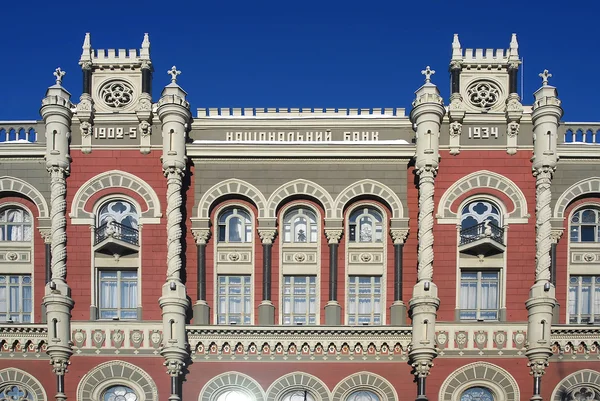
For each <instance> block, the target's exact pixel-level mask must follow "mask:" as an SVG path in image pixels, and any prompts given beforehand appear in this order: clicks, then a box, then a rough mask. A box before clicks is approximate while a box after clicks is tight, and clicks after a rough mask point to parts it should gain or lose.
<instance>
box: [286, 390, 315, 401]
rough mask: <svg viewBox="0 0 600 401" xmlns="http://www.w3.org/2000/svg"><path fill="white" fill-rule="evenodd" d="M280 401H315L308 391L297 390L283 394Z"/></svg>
mask: <svg viewBox="0 0 600 401" xmlns="http://www.w3.org/2000/svg"><path fill="white" fill-rule="evenodd" d="M281 401H315V397H313V395H312V394H311V393H310V391H308V390H304V389H298V390H291V391H288V392H287V393H285V394H284V395H283V397H281Z"/></svg>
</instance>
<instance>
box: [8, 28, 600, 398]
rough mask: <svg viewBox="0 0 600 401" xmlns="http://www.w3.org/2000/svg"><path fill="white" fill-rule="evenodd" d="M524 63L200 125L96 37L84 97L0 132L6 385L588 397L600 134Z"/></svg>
mask: <svg viewBox="0 0 600 401" xmlns="http://www.w3.org/2000/svg"><path fill="white" fill-rule="evenodd" d="M520 62H521V61H520V58H519V54H518V43H517V39H516V36H515V35H513V37H512V40H511V42H510V45H509V48H508V49H501V50H482V49H475V50H472V49H463V48H462V46H461V44H460V42H459V39H458V36H455V38H454V41H453V43H452V57H451V60H450V67H449V71H450V74H451V89H452V90H451V93H452V94H451V96H450V99H446V100H444V99H442V97H441V96H440V93H439V91H438V89H437V87H436V86H435V84H434V81H435V79H434V77H432V75H433V73H434V71H432V70H431V69H430V68H429V67H427V68H426V69H425V70H423V71H422V73H423V75H424V78H425V82H424V84H423V85H422V86H421V87H420V88H419V89H418V90H417V91H416V93H415V100H414V102H413V104H412V106H411V108H410V111H409V112H406V111H405V109H401V108H389V109H388V108H385V109H381V108H378V109H359V110H357V109H313V108H302V109H269V108H267V109H265V108H260V109H259V108H243V109H224V108H221V109H214V108H209V109H199V110H197V112H196V113H194V114H193V113H192V111H191V110H190V107H189V103H188V101H187V94H186V92H185V91H184V90H183V89H182V87H180V85H179V84H178V82H177V78H178V75H179V74H180V72H179V71H178V70H177V69H176V68H175V67H173V68H172V69H171V70H170V71H168V73H169V75H170V83H168V82H169V81H168V80H167V78H168V76H167V75H165V74H163V72H161V73H160V74H157V76H156V81H157V82H158V83H159V84H163V82H164V83H167V85H166V86H165V87H164V89H163V91H162V94H161V96H160V98H159V99H152V96H151V92H152V91H151V87H152V83H153V75H154V70H153V66H152V62H151V58H150V42H149V39H148V36H147V35H146V36H145V37H144V40H143V42H142V45H141V48H140V49H134V50H128V51H125V50H114V49H109V50H101V49H93V48H92V45H91V40H90V36H89V35H86V37H85V41H84V44H83V52H82V55H81V58H80V65H81V68H82V74H83V88H82V91H81V92H82V95H81V97H80V98H79V100H78V101H74V99H72V98H71V95H70V93H69V92H68V91H67V90H66V89H65V87H66V86H67V81H65V80H64V72H63V71H61V70H60V69H57V70H56V71H55V72H54V75H55V78H56V82H55V84H54V85H52V86H50V87H49V88H48V89H47V92H46V96H45V97H44V98H43V100H42V107H41V111H40V113H41V120H39V121H8V122H0V321H1V323H0V400H11V401H25V400H27V401H45V400H49V399H51V398H53V397H54V398H56V399H57V400H58V401H60V400H64V399H67V398H68V399H71V400H79V401H86V400H103V401H116V400H119V401H121V400H127V401H151V400H159V399H161V400H166V399H169V400H171V401H176V400H180V399H183V400H186V401H188V400H199V401H400V400H413V399H417V400H427V399H429V400H440V401H455V400H456V401H458V400H460V401H469V400H481V401H490V400H494V401H511V400H525V399H531V400H542V399H543V400H552V401H559V400H560V401H562V400H597V401H598V400H600V350H599V349H598V341H599V339H600V326H598V324H599V323H600V175H599V173H598V168H599V167H600V153H598V149H599V147H600V123H568V122H563V121H562V119H561V118H562V108H561V102H560V100H559V98H558V93H557V90H556V88H554V87H553V86H551V84H550V82H549V79H550V81H551V74H549V73H548V72H547V71H544V73H542V74H540V77H541V81H542V82H541V86H540V88H539V89H538V90H537V91H536V92H535V93H534V94H533V95H534V96H533V99H534V100H533V103H532V104H531V105H524V104H523V103H525V102H524V101H523V102H522V100H521V98H520V96H519V94H518V93H517V82H518V70H519V65H520ZM71 82H72V81H71Z"/></svg>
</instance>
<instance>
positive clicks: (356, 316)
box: [348, 276, 381, 325]
mask: <svg viewBox="0 0 600 401" xmlns="http://www.w3.org/2000/svg"><path fill="white" fill-rule="evenodd" d="M348 324H350V325H363V324H375V325H380V324H381V276H349V277H348Z"/></svg>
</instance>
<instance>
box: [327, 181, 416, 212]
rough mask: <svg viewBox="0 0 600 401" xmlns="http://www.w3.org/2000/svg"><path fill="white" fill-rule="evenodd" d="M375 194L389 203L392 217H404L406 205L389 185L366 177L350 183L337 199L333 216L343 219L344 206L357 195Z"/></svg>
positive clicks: (374, 195)
mask: <svg viewBox="0 0 600 401" xmlns="http://www.w3.org/2000/svg"><path fill="white" fill-rule="evenodd" d="M365 195H367V196H369V195H370V196H373V197H377V198H379V199H381V200H383V201H384V203H387V204H388V205H389V207H390V208H391V210H392V219H402V218H403V217H404V207H403V206H402V202H401V201H400V198H399V197H398V195H396V193H395V192H394V191H392V190H391V189H390V188H389V187H388V186H387V185H384V184H382V183H380V182H378V181H375V180H371V179H366V180H360V181H357V182H355V183H353V184H350V185H348V186H347V187H346V188H344V190H343V191H342V192H340V194H339V195H338V196H337V198H336V199H335V206H334V215H333V216H332V217H333V218H336V219H341V218H342V217H343V215H344V207H345V206H346V205H347V204H348V202H351V201H352V199H354V198H356V197H357V196H365Z"/></svg>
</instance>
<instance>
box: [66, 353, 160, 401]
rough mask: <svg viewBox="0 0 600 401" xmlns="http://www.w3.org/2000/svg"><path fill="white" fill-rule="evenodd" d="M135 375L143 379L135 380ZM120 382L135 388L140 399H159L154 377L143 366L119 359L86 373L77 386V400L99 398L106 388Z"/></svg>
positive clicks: (142, 400) (86, 400)
mask: <svg viewBox="0 0 600 401" xmlns="http://www.w3.org/2000/svg"><path fill="white" fill-rule="evenodd" d="M134 375H139V376H140V377H141V379H139V380H138V381H134V379H133V376H134ZM118 384H121V385H125V386H128V387H131V388H133V389H134V390H135V391H136V392H137V394H138V396H139V398H138V400H139V401H155V400H158V391H157V388H156V384H155V383H154V381H153V380H152V377H150V375H149V374H148V373H146V372H145V371H144V370H143V369H142V368H139V367H137V366H135V365H133V364H131V363H129V362H125V361H119V360H115V361H108V362H104V363H101V364H99V365H98V366H96V367H95V368H93V369H92V370H90V371H89V372H88V373H86V374H85V376H83V377H82V378H81V381H80V382H79V385H78V386H77V400H78V401H93V400H99V399H101V394H102V392H103V391H104V390H106V389H107V388H108V387H110V386H114V385H118Z"/></svg>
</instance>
